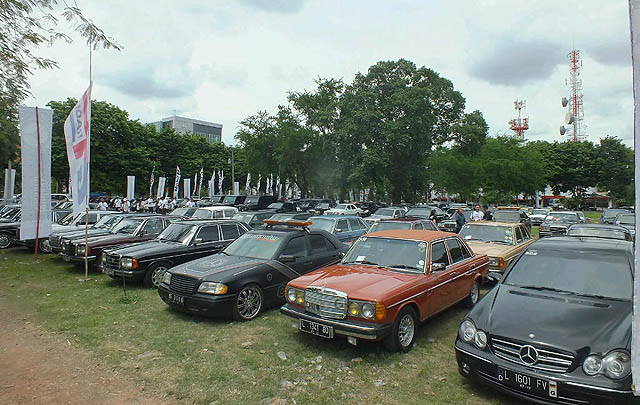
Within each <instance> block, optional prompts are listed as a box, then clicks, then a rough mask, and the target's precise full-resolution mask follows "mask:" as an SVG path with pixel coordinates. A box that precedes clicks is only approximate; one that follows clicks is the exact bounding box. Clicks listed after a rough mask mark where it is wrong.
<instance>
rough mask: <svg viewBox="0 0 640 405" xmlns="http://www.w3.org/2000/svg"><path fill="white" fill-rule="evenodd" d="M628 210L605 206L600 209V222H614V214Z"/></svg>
mask: <svg viewBox="0 0 640 405" xmlns="http://www.w3.org/2000/svg"><path fill="white" fill-rule="evenodd" d="M629 213H630V212H629V211H628V210H626V209H621V208H615V209H614V208H607V209H604V210H602V215H601V216H600V223H601V224H614V223H615V221H616V216H618V214H629Z"/></svg>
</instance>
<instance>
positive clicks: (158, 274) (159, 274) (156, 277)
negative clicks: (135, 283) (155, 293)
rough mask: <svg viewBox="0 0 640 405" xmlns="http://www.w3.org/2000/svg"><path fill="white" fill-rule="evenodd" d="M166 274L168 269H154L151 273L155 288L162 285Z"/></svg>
mask: <svg viewBox="0 0 640 405" xmlns="http://www.w3.org/2000/svg"><path fill="white" fill-rule="evenodd" d="M166 272H167V268H166V267H164V266H160V267H156V268H155V269H153V272H152V273H151V282H152V283H153V285H154V286H156V287H157V286H159V285H160V283H161V282H162V278H163V277H164V273H166Z"/></svg>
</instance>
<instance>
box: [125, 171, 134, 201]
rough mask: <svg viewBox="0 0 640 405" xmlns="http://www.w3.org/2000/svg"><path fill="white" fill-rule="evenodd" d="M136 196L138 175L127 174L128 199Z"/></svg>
mask: <svg viewBox="0 0 640 405" xmlns="http://www.w3.org/2000/svg"><path fill="white" fill-rule="evenodd" d="M135 198H136V176H127V200H133V199H135Z"/></svg>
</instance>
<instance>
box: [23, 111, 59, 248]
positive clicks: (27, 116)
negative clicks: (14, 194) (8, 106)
mask: <svg viewBox="0 0 640 405" xmlns="http://www.w3.org/2000/svg"><path fill="white" fill-rule="evenodd" d="M18 114H19V117H20V151H21V160H22V214H21V219H20V239H22V240H31V239H37V238H46V237H48V236H49V234H50V233H51V126H52V123H53V110H49V109H47V108H37V107H36V108H34V107H25V106H20V107H19V109H18Z"/></svg>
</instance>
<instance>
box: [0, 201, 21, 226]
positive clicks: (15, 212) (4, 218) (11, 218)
mask: <svg viewBox="0 0 640 405" xmlns="http://www.w3.org/2000/svg"><path fill="white" fill-rule="evenodd" d="M21 212H22V208H21V206H20V205H11V206H7V208H6V209H5V210H4V212H3V213H2V214H0V223H3V222H4V223H8V222H18V221H20V214H21Z"/></svg>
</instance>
